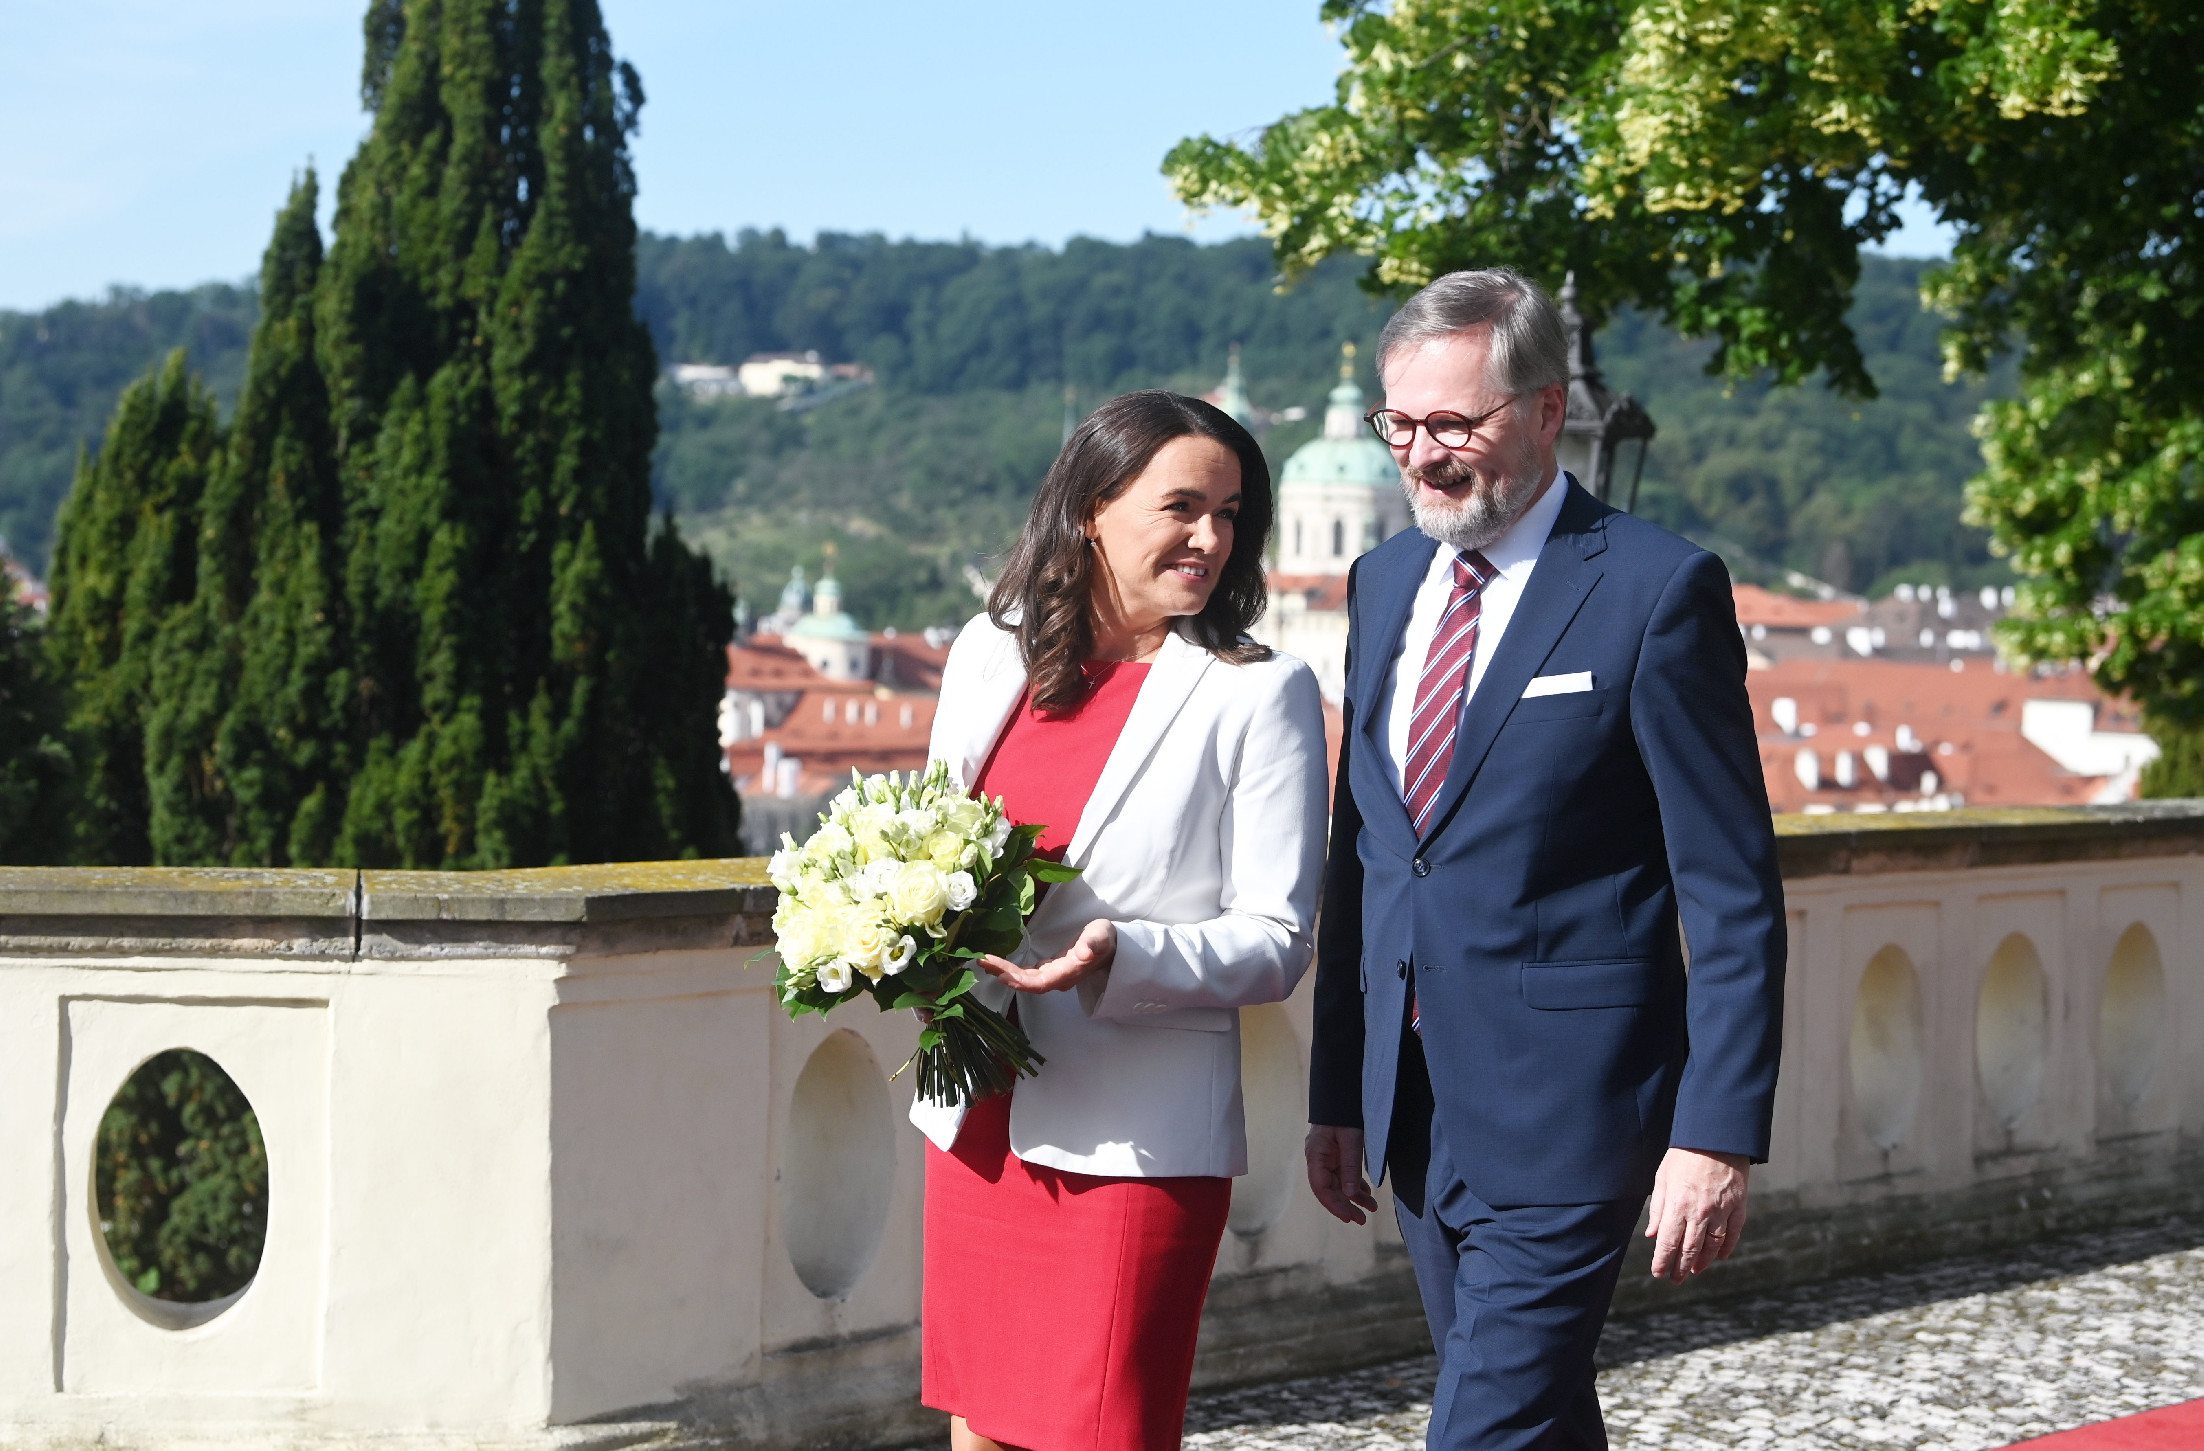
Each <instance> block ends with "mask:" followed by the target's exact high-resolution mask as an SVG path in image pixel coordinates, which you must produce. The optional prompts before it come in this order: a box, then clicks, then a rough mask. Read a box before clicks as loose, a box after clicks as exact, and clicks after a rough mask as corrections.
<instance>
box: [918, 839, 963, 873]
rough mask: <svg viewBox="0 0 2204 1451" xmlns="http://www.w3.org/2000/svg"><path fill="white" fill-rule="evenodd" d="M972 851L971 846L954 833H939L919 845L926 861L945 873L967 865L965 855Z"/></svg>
mask: <svg viewBox="0 0 2204 1451" xmlns="http://www.w3.org/2000/svg"><path fill="white" fill-rule="evenodd" d="M971 849H972V847H971V844H970V843H968V842H966V841H965V839H964V838H963V837H961V836H958V835H957V834H956V833H955V832H953V831H937V832H935V833H934V834H933V835H932V836H929V837H927V838H926V839H925V840H924V841H922V842H920V843H919V851H920V852H921V853H923V854H924V855H925V857H926V860H928V861H930V862H932V863H933V864H934V865H935V866H937V867H939V868H941V869H942V870H943V871H945V872H953V871H955V870H956V869H957V868H959V867H961V866H963V865H965V861H964V854H965V853H966V852H968V851H970V850H971Z"/></svg>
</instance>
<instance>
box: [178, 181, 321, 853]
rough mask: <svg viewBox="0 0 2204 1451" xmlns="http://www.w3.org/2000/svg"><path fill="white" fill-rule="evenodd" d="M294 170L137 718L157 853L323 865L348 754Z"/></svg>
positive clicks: (308, 265) (310, 199)
mask: <svg viewBox="0 0 2204 1451" xmlns="http://www.w3.org/2000/svg"><path fill="white" fill-rule="evenodd" d="M316 194H317V188H316V185H315V180H314V177H313V174H312V173H311V172H309V173H308V174H307V175H306V176H305V177H304V178H302V179H301V180H300V181H299V182H298V183H297V184H296V185H294V186H293V187H292V190H291V196H290V200H289V201H288V202H287V203H286V205H285V206H284V209H283V211H282V212H281V214H280V215H279V216H278V218H277V221H276V231H275V237H274V240H273V241H271V242H270V243H269V246H268V251H267V254H266V256H265V258H264V259H263V262H262V265H261V274H260V303H261V315H260V322H259V325H258V326H257V327H256V329H255V330H254V333H253V342H252V352H251V357H250V361H249V363H248V366H247V371H246V378H245V386H244V389H243V392H242V394H241V395H240V397H239V399H238V409H237V417H236V420H235V422H234V423H233V424H232V426H231V429H230V432H229V438H228V442H227V447H226V448H225V450H224V454H223V459H222V464H221V467H219V468H218V469H217V470H216V471H215V473H214V475H213V477H212V478H211V479H210V480H209V482H208V485H207V491H206V496H205V499H204V501H203V503H202V505H201V508H200V527H199V540H198V567H197V578H196V590H197V592H196V595H195V597H194V598H193V600H192V602H191V604H190V605H189V606H187V607H185V608H184V609H181V610H179V611H177V612H176V614H175V615H174V616H172V617H171V619H170V620H169V622H168V623H167V625H166V626H164V628H163V630H162V632H161V637H160V642H159V646H158V648H157V651H156V663H155V667H154V679H155V688H154V699H153V703H152V710H151V713H150V715H149V717H148V720H147V723H146V734H147V759H148V765H149V773H150V782H149V785H150V790H151V798H152V800H151V805H152V821H151V836H152V844H153V851H154V855H155V857H156V858H157V859H158V860H162V861H170V862H223V863H229V864H233V865H239V866H284V865H290V864H293V863H320V862H324V861H326V860H328V859H329V855H330V851H331V848H332V846H333V845H334V838H335V835H336V830H335V828H336V812H337V810H338V809H339V803H341V802H342V800H343V799H344V791H345V779H344V770H345V767H346V765H347V763H348V761H349V756H350V752H349V744H350V743H349V741H348V739H347V736H348V726H347V722H346V717H345V707H346V705H347V704H348V696H349V684H350V673H349V671H348V670H347V669H346V668H345V660H344V653H343V639H342V635H341V629H340V625H341V612H340V610H339V608H338V605H339V599H338V594H339V591H338V589H337V587H336V581H337V578H338V573H339V571H338V559H337V545H338V540H339V534H340V532H341V526H342V510H341V508H340V506H339V502H338V498H337V491H336V478H335V463H334V459H333V456H332V448H331V438H330V428H329V401H328V394H327V392H326V390H325V389H324V388H323V386H322V381H321V374H320V371H319V369H318V368H317V367H316V364H315V359H314V325H313V306H314V284H315V282H316V280H317V279H318V276H319V273H320V269H321V260H322V249H321V235H320V233H319V231H318V230H317V229H316V227H315V225H314V208H315V201H316Z"/></svg>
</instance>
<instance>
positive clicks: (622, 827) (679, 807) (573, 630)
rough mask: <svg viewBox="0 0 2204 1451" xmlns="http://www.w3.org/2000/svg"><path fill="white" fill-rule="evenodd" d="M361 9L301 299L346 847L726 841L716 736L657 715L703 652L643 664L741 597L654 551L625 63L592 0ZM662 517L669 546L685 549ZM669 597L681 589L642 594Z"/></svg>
mask: <svg viewBox="0 0 2204 1451" xmlns="http://www.w3.org/2000/svg"><path fill="white" fill-rule="evenodd" d="M394 27H395V29H396V30H398V31H402V34H400V35H398V36H397V38H396V39H392V34H393V29H394ZM368 28H369V32H370V41H371V43H370V46H369V66H368V73H367V75H366V78H365V81H364V88H365V90H366V92H367V93H368V94H369V95H370V96H372V97H373V98H374V99H375V101H376V105H377V109H376V120H375V127H374V130H373V132H372V133H371V134H370V136H369V137H368V139H367V141H366V142H365V143H364V144H363V145H362V147H361V149H360V152H359V154H358V155H357V156H356V157H355V158H354V159H353V161H352V163H351V165H350V166H349V167H348V168H347V169H346V172H345V176H344V181H343V183H342V184H341V186H340V188H339V191H338V207H337V234H336V240H335V242H334V244H333V245H332V247H331V249H330V254H329V259H328V262H327V264H326V266H325V268H324V269H323V273H322V279H321V283H320V286H319V299H318V308H317V312H316V324H317V327H318V329H319V331H318V334H317V342H316V346H317V349H318V352H319V356H320V359H321V362H322V369H323V374H324V376H325V378H326V380H327V383H328V387H329V393H330V402H331V409H332V415H333V418H334V420H335V427H336V437H337V467H338V472H339V475H340V477H341V478H342V480H343V487H344V489H345V494H346V508H347V525H348V543H349V548H348V550H347V554H346V559H347V565H348V573H347V577H346V579H345V582H344V605H345V609H346V611H347V612H348V614H349V617H350V620H351V622H352V628H353V630H354V631H355V632H356V634H355V638H356V642H357V651H356V655H355V660H354V669H355V671H356V672H357V680H356V686H355V688H356V692H357V698H358V701H359V712H360V717H361V725H362V730H361V736H362V742H363V743H362V746H361V749H360V750H359V752H358V756H357V760H356V764H355V766H354V772H355V774H354V782H353V787H352V792H351V796H350V799H349V800H348V802H347V803H346V806H345V810H344V812H343V814H342V818H341V825H340V826H339V828H338V835H337V845H336V848H335V850H336V853H337V854H338V855H339V856H340V857H342V858H344V859H346V860H352V861H359V862H362V863H367V864H387V865H394V866H395V865H407V866H444V867H457V866H500V865H509V864H510V865H518V864H523V863H528V862H542V861H562V860H606V859H620V858H635V857H660V856H679V855H682V854H685V853H696V852H699V851H702V852H717V851H722V850H726V849H728V848H729V847H730V846H731V845H732V842H733V839H734V800H733V793H732V792H731V791H730V790H729V789H728V788H727V787H726V785H725V784H724V781H723V778H722V777H721V776H720V775H719V773H718V771H717V769H716V766H715V764H714V762H713V759H712V752H711V749H710V745H711V740H712V737H711V734H710V732H709V730H708V729H707V730H706V731H705V732H704V733H703V734H702V736H701V737H700V741H699V744H697V745H695V746H690V745H688V744H687V743H686V741H685V740H681V739H679V732H678V731H677V730H675V729H673V728H672V726H671V721H673V720H680V721H684V722H691V723H693V721H694V720H695V719H697V718H700V717H701V718H703V719H705V720H706V721H707V722H708V721H709V719H710V717H709V710H710V708H711V707H710V706H709V705H708V704H706V702H705V701H703V700H702V699H700V698H691V693H693V692H695V691H697V690H698V689H699V688H700V685H701V683H702V682H703V681H704V680H705V679H706V678H707V677H706V674H705V672H704V670H703V669H702V668H701V667H697V668H691V669H688V670H683V671H676V672H675V673H674V676H673V678H672V680H671V681H669V680H667V679H665V678H656V679H654V678H652V676H651V675H650V674H649V673H648V672H649V667H650V666H651V664H652V663H653V661H654V660H655V659H656V658H657V656H658V655H659V653H660V649H661V647H660V645H659V643H658V642H659V641H660V640H662V639H671V640H677V641H683V642H689V643H691V644H694V645H696V646H697V647H698V648H699V649H701V648H703V647H704V646H705V645H713V646H714V647H715V648H716V644H717V643H718V642H723V641H724V640H725V638H726V635H727V633H728V628H729V626H730V623H731V622H730V620H729V601H728V599H727V597H726V596H725V594H724V593H723V592H720V591H717V590H716V589H713V588H710V587H708V586H706V587H701V588H700V587H699V582H698V579H697V577H695V576H693V574H691V573H688V572H685V571H683V570H681V569H677V570H676V572H677V573H683V574H684V578H683V579H682V580H681V581H680V582H679V583H678V584H669V583H667V582H665V581H662V580H654V579H653V573H654V571H653V569H652V562H651V554H650V545H649V539H648V533H649V518H650V511H651V497H650V453H651V447H652V444H653V441H654V436H655V420H654V417H653V411H652V409H653V405H652V402H651V387H652V384H653V382H654V380H655V378H656V376H657V371H658V368H657V359H656V356H655V354H654V352H653V350H652V346H651V341H650V337H649V334H648V333H647V331H646V330H645V329H644V328H643V326H642V325H641V324H640V323H639V322H638V321H637V320H636V318H635V315H634V312H633V308H632V300H633V297H634V292H635V270H634V269H635V262H634V256H635V225H634V220H633V215H632V205H633V199H634V188H635V183H634V176H633V173H632V171H631V170H630V167H629V162H628V155H627V138H628V136H629V134H630V133H631V132H632V131H633V129H634V125H635V114H636V110H637V108H638V107H639V106H640V105H641V104H642V90H641V85H640V83H639V82H638V81H637V80H636V77H635V73H634V72H633V71H632V70H631V69H629V68H628V67H626V66H625V65H622V64H619V63H617V62H615V61H614V60H613V58H612V52H611V46H610V42H609V39H608V38H607V36H606V34H605V31H604V27H603V23H602V21H601V19H600V18H599V15H598V11H597V7H596V5H595V4H594V3H593V0H529V3H523V4H517V5H505V4H499V3H493V0H469V3H464V4H448V5H443V6H440V7H432V6H429V5H425V4H414V5H410V6H408V7H407V8H406V10H405V11H404V13H403V16H402V17H399V16H398V15H397V12H395V11H394V10H393V9H392V8H391V7H389V6H387V5H381V4H378V5H377V6H376V7H375V8H374V9H373V10H372V11H371V12H370V14H369V18H368ZM431 179H433V180H431ZM667 541H668V542H667V543H666V544H664V545H662V546H661V548H660V551H659V560H660V564H661V569H660V570H659V571H658V572H659V573H663V572H664V568H665V567H667V566H679V565H680V563H681V561H682V560H684V559H685V558H686V553H685V551H682V550H681V549H680V548H679V545H678V541H677V540H675V539H674V537H673V536H671V535H669V536H667ZM669 606H678V607H680V608H682V609H685V610H687V611H689V612H690V613H689V614H688V615H687V616H679V615H675V616H669V615H667V614H664V613H662V612H654V609H656V610H659V611H662V610H663V609H665V608H666V607H669ZM676 681H677V682H678V685H676V684H675V683H674V682H676ZM712 685H713V693H714V695H716V687H717V682H716V679H714V680H713V681H712ZM661 716H664V717H666V718H665V719H661V718H660V717H661ZM692 799H693V800H694V802H696V803H697V804H696V805H695V806H693V807H691V806H690V805H689V804H688V803H690V802H691V801H692Z"/></svg>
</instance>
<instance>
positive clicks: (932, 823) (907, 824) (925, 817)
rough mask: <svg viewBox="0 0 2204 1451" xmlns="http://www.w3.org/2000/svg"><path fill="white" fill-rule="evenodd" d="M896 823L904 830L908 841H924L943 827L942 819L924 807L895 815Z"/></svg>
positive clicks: (913, 808)
mask: <svg viewBox="0 0 2204 1451" xmlns="http://www.w3.org/2000/svg"><path fill="white" fill-rule="evenodd" d="M895 823H896V825H897V826H899V827H901V828H902V829H903V836H904V839H905V840H906V841H924V840H925V839H926V838H927V837H929V836H932V835H933V834H934V832H935V831H936V830H937V829H938V828H939V827H940V826H941V818H940V817H939V816H937V815H935V814H934V813H933V812H931V811H928V810H925V809H924V808H923V807H915V806H914V807H912V808H910V809H909V810H906V811H898V812H897V813H896V814H895Z"/></svg>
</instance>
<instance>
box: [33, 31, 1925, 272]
mask: <svg viewBox="0 0 2204 1451" xmlns="http://www.w3.org/2000/svg"><path fill="white" fill-rule="evenodd" d="M602 3H603V5H604V10H605V19H606V23H607V25H608V26H609V27H610V29H611V31H612V38H613V43H614V45H615V47H616V48H617V49H618V50H619V52H620V53H621V54H622V55H624V56H626V57H627V58H628V59H630V60H632V61H634V62H635V64H636V67H637V69H638V70H640V71H641V72H642V76H643V86H644V90H645V92H646V94H647V96H648V98H649V99H648V104H647V105H646V106H645V107H644V110H643V129H642V134H641V136H640V137H639V138H638V140H637V143H636V167H637V173H638V176H639V179H640V184H641V195H640V198H639V199H638V202H637V208H636V210H637V217H638V220H640V221H641V223H642V224H643V225H644V226H646V227H649V228H651V229H653V230H656V231H661V232H672V233H683V234H686V233H692V232H704V231H727V232H733V231H735V230H738V229H740V228H742V227H774V226H779V227H784V228H786V229H787V230H788V231H789V232H790V233H791V234H792V235H795V236H798V237H809V236H810V235H811V234H812V233H814V232H816V231H819V230H822V229H825V230H834V231H881V232H886V233H888V234H889V235H891V236H898V237H901V236H916V237H956V236H962V235H969V236H973V237H977V238H980V239H982V240H984V241H989V242H1017V241H1026V240H1038V241H1043V242H1048V243H1052V244H1053V243H1060V242H1062V241H1063V240H1064V239H1065V238H1066V237H1069V236H1074V235H1080V234H1084V235H1087V236H1096V237H1107V238H1114V239H1125V238H1131V237H1135V236H1138V235H1139V234H1140V233H1142V232H1144V231H1173V230H1179V229H1182V228H1184V227H1185V226H1186V218H1185V215H1184V213H1183V211H1182V209H1181V208H1180V207H1179V206H1178V205H1177V203H1176V202H1174V201H1173V200H1172V199H1171V197H1170V195H1169V193H1168V192H1167V191H1166V190H1165V189H1164V185H1163V180H1162V178H1161V177H1160V176H1159V175H1158V173H1157V170H1156V168H1157V164H1158V163H1159V162H1160V161H1161V159H1162V156H1163V153H1164V152H1165V151H1166V150H1168V149H1169V147H1170V146H1171V144H1172V143H1173V142H1174V141H1176V140H1178V139H1179V138H1180V137H1182V136H1186V135H1190V134H1193V133H1196V132H1202V131H1207V132H1210V133H1212V134H1218V135H1234V134H1239V133H1242V132H1245V131H1247V130H1249V129H1250V128H1253V127H1256V126H1259V125H1262V124H1263V123H1265V122H1267V121H1271V120H1274V119H1276V118H1277V117H1278V116H1280V115H1283V114H1284V113H1285V112H1287V111H1289V110H1293V109H1295V108H1297V107H1301V106H1306V105H1310V104H1314V103H1316V102H1319V101H1321V100H1323V99H1324V98H1325V97H1327V96H1328V95H1329V94H1330V89H1331V84H1332V80H1333V77H1334V75H1335V74H1336V72H1337V70H1338V64H1339V54H1340V52H1339V49H1338V47H1337V45H1336V44H1335V43H1334V42H1333V41H1332V39H1331V37H1330V35H1329V34H1328V33H1327V32H1326V31H1325V29H1324V27H1323V26H1322V24H1321V23H1320V22H1319V21H1318V20H1317V19H1316V13H1317V7H1316V3H1315V0H1112V3H1109V4H1092V3H1088V4H1064V3H1056V4H1041V5H1035V4H1032V3H1031V0H1027V3H1023V4H1013V3H1007V0H960V3H959V4H957V5H955V6H953V7H935V6H920V5H913V4H910V3H908V0H903V3H890V0H813V3H810V4H804V5H793V4H787V3H780V4H762V3H756V0H602ZM363 8H364V7H363V6H362V5H361V4H359V3H356V0H196V3H193V4H188V5H177V4H175V3H174V0H158V3H156V0H13V3H12V4H11V5H10V6H9V11H10V14H9V37H8V43H7V45H6V46H5V47H4V48H0V134H5V135H7V136H9V137H10V138H12V139H13V141H14V144H13V145H11V146H10V147H8V148H6V149H4V150H0V307H4V308H31V307H40V306H44V305H45V304H48V303H51V302H54V301H57V300H59V299H61V298H64V297H90V296H96V295H99V294H100V293H103V292H104V291H105V290H106V288H107V287H108V286H109V285H110V284H112V283H128V284H133V285H137V286H144V287H172V286H183V285H188V284H191V283H194V282H201V281H206V280H209V279H234V278H240V277H243V276H246V275H247V274H249V273H251V272H252V271H253V270H255V268H256V267H257V265H258V261H259V255H260V249H261V247H262V246H263V245H264V244H265V242H266V240H267V234H268V229H269V225H270V223H271V222H272V220H273V218H274V214H275V209H276V207H277V206H278V205H279V204H280V203H281V201H282V199H283V194H284V191H285V189H286V188H287V186H288V185H289V182H290V178H291V176H292V174H293V173H294V172H295V171H296V170H297V169H298V168H299V167H301V166H302V165H304V164H305V163H306V161H307V160H308V159H309V158H312V159H313V160H314V161H315V162H316V163H318V165H319V166H320V168H321V170H322V172H323V175H324V177H325V179H326V180H330V181H333V180H334V178H335V174H336V173H337V171H338V170H340V169H341V168H342V166H343V164H344V162H345V160H346V159H347V158H348V157H350V155H351V154H352V150H353V148H354V147H355V146H356V145H357V144H358V142H359V138H360V135H361V133H362V131H363V129H364V126H365V117H364V116H363V115H362V113H361V111H360V109H359V101H358V87H359V55H360V39H359V19H360V13H361V11H362V9H363ZM1246 230H1248V228H1247V227H1246V224H1245V223H1244V222H1243V221H1241V220H1240V219H1238V218H1233V217H1213V218H1210V219H1208V220H1206V221H1204V222H1203V223H1201V224H1200V225H1199V226H1198V227H1197V228H1196V229H1195V231H1194V235H1196V236H1198V237H1204V238H1217V237H1224V236H1229V235H1233V234H1235V233H1239V232H1244V231H1246ZM1886 250H1890V251H1893V252H1897V253H1900V254H1904V255H1916V256H1919V255H1937V254H1941V253H1942V252H1943V251H1944V250H1945V244H1944V243H1943V242H1942V240H1941V239H1940V237H1939V236H1938V235H1937V234H1936V232H1935V230H1934V228H1933V226H1932V225H1930V224H1929V223H1928V222H1927V221H1926V219H1925V218H1924V219H1922V220H1921V221H1920V222H1918V223H1917V224H1916V225H1915V226H1913V227H1911V228H1909V229H1908V231H1907V233H1906V234H1904V235H1902V236H1900V237H1898V238H1895V239H1893V242H1892V245H1891V246H1890V247H1889V248H1887V249H1886Z"/></svg>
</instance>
